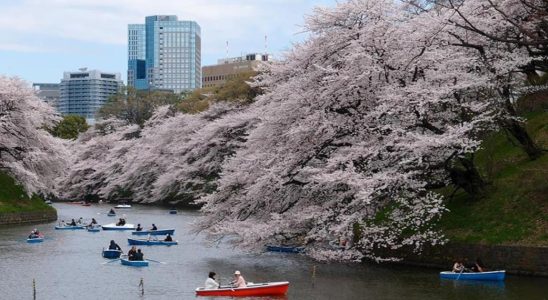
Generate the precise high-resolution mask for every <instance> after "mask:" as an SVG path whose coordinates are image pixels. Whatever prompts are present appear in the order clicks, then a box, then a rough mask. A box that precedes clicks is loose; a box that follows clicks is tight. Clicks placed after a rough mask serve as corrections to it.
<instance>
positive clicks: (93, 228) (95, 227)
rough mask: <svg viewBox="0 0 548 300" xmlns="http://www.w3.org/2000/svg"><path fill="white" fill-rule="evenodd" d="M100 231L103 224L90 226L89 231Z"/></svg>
mask: <svg viewBox="0 0 548 300" xmlns="http://www.w3.org/2000/svg"><path fill="white" fill-rule="evenodd" d="M99 231H101V226H93V227H88V232H99Z"/></svg>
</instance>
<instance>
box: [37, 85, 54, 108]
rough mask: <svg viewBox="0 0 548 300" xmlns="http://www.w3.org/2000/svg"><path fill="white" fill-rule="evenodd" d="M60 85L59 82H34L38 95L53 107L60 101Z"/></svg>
mask: <svg viewBox="0 0 548 300" xmlns="http://www.w3.org/2000/svg"><path fill="white" fill-rule="evenodd" d="M59 86H60V85H59V83H33V84H32V88H33V89H34V91H35V92H36V95H37V96H38V97H39V98H40V99H42V100H44V102H46V103H49V104H50V105H51V106H53V107H57V102H59Z"/></svg>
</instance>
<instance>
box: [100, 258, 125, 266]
mask: <svg viewBox="0 0 548 300" xmlns="http://www.w3.org/2000/svg"><path fill="white" fill-rule="evenodd" d="M119 260H121V258H117V259H113V260H110V261H107V262H104V263H101V264H102V265H106V264H110V263H111V262H115V261H119Z"/></svg>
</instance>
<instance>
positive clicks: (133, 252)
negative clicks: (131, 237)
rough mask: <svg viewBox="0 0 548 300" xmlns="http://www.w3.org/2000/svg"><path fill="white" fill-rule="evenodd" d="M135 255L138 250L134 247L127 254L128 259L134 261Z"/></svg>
mask: <svg viewBox="0 0 548 300" xmlns="http://www.w3.org/2000/svg"><path fill="white" fill-rule="evenodd" d="M135 253H137V248H135V246H132V247H131V249H129V251H128V252H127V259H128V260H133V257H134V256H135Z"/></svg>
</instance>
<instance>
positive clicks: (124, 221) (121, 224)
mask: <svg viewBox="0 0 548 300" xmlns="http://www.w3.org/2000/svg"><path fill="white" fill-rule="evenodd" d="M124 225H126V219H124V218H120V219H119V220H118V222H117V223H116V226H124Z"/></svg>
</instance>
